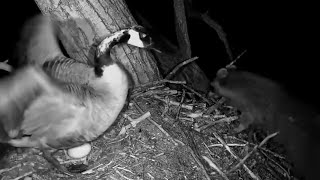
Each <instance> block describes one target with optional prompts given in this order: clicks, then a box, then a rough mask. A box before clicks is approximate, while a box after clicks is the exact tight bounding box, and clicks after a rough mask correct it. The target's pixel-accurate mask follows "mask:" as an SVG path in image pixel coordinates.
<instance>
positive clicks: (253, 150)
mask: <svg viewBox="0 0 320 180" xmlns="http://www.w3.org/2000/svg"><path fill="white" fill-rule="evenodd" d="M278 133H279V132H276V133H273V134H270V135H269V136H267V137H266V138H265V139H264V140H263V141H262V142H261V143H260V144H259V145H256V146H255V147H254V148H253V149H252V151H250V152H249V153H248V154H247V155H246V156H245V157H244V158H243V159H242V160H241V161H240V162H239V163H238V164H237V165H236V166H234V167H233V168H232V169H231V170H230V171H229V173H231V172H232V171H234V170H236V169H237V168H239V167H240V166H241V165H244V162H245V161H246V160H247V159H248V158H249V157H250V156H251V154H252V153H253V152H255V151H257V149H258V147H261V146H263V145H264V144H265V143H266V142H267V141H268V140H269V139H271V138H273V137H274V136H276V135H277V134H278Z"/></svg>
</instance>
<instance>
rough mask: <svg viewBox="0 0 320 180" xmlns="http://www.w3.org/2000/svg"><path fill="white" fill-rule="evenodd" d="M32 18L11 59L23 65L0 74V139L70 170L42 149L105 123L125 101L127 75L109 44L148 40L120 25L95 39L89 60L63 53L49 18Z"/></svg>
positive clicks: (72, 141) (83, 138) (100, 129)
mask: <svg viewBox="0 0 320 180" xmlns="http://www.w3.org/2000/svg"><path fill="white" fill-rule="evenodd" d="M32 23H33V24H32V27H35V28H36V29H34V31H30V29H29V30H28V29H27V30H26V31H24V33H25V34H23V37H24V38H22V41H21V42H20V44H18V47H17V48H18V51H17V52H20V53H22V54H20V55H19V56H18V57H17V58H18V59H17V60H18V61H20V62H22V63H21V64H26V65H25V66H23V68H20V69H18V70H17V71H15V72H13V74H12V75H11V76H9V77H7V78H4V79H1V80H0V99H1V102H0V117H1V120H0V123H1V124H0V142H4V143H9V144H10V145H12V146H15V147H34V148H39V149H40V150H41V151H42V152H43V156H44V157H45V158H46V159H47V160H48V161H49V162H51V163H52V164H53V165H54V166H55V167H56V168H57V169H58V170H60V171H61V172H64V173H66V174H69V175H70V173H69V172H68V171H67V170H66V169H65V168H64V167H62V166H61V165H60V164H59V162H58V161H57V160H56V159H55V158H53V157H52V156H51V154H50V153H49V152H48V150H50V149H54V150H59V149H70V148H74V147H78V146H81V145H83V144H85V143H87V142H90V141H92V140H94V139H96V138H97V137H98V136H100V135H101V134H103V133H104V132H105V131H106V130H107V129H108V128H109V127H110V126H111V124H112V123H113V122H114V121H115V119H116V118H117V116H118V114H119V113H120V111H121V110H122V108H123V106H124V104H125V101H126V98H127V94H128V89H129V77H128V74H127V73H126V72H125V70H124V69H123V67H122V66H121V65H120V64H119V63H118V62H115V61H114V60H113V59H112V58H111V56H110V50H111V48H112V47H113V46H114V45H116V44H118V43H128V44H131V45H134V46H137V47H141V48H144V47H148V46H149V45H151V44H152V42H151V38H150V37H149V36H147V35H146V34H145V33H143V32H141V30H142V29H141V28H139V27H133V28H129V29H125V30H120V31H118V32H116V33H114V34H112V35H111V36H109V37H108V38H106V39H105V40H104V41H102V42H101V43H100V45H99V46H98V48H97V53H96V58H95V65H94V66H90V65H87V64H84V63H80V62H77V61H76V60H74V59H70V58H67V57H65V56H63V54H62V52H61V50H60V49H59V46H58V43H57V40H56V36H55V33H56V32H55V30H56V28H57V27H55V26H56V25H55V24H54V22H52V21H50V18H48V17H45V16H37V17H36V18H34V19H33V20H32ZM26 27H27V28H30V26H28V24H27V25H26ZM31 32H32V33H31ZM26 33H27V34H26ZM28 33H29V34H28ZM29 43H31V44H29ZM32 43H33V44H32ZM40 50H41V51H40ZM44 52H45V53H44ZM43 58H46V59H47V60H48V61H46V59H45V60H44V59H43ZM30 64H31V65H30ZM39 65H40V66H39ZM41 65H42V66H41Z"/></svg>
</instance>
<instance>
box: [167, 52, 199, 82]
mask: <svg viewBox="0 0 320 180" xmlns="http://www.w3.org/2000/svg"><path fill="white" fill-rule="evenodd" d="M198 58H199V57H197V56H196V57H193V58H190V59H187V60H185V61H183V62H181V63H179V64H178V65H177V66H176V67H175V68H173V70H172V71H171V72H170V73H169V74H168V75H167V76H166V77H165V79H168V80H170V79H171V78H172V77H173V76H174V75H175V74H176V73H177V71H178V70H179V69H180V68H181V67H183V66H185V65H187V64H189V63H191V62H193V61H195V60H197V59H198Z"/></svg>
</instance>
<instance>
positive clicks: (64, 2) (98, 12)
mask: <svg viewBox="0 0 320 180" xmlns="http://www.w3.org/2000/svg"><path fill="white" fill-rule="evenodd" d="M35 2H36V3H37V5H38V7H39V8H40V10H41V11H42V13H43V14H50V15H52V16H53V17H54V18H55V19H57V20H58V21H59V23H60V28H61V29H60V30H61V33H60V39H61V42H62V44H63V46H64V48H65V49H66V51H67V53H68V55H69V56H70V57H71V58H73V59H76V60H78V61H81V62H85V63H89V64H90V63H92V62H93V57H94V56H93V55H94V52H95V50H96V45H97V44H98V43H99V42H100V41H101V40H103V38H105V37H106V36H108V35H110V34H111V33H113V32H115V31H118V30H120V29H124V28H128V27H131V26H133V25H136V24H137V23H136V22H135V20H134V19H133V17H132V15H131V13H130V12H129V10H128V8H127V6H126V4H125V2H124V0H35ZM112 55H113V57H114V58H115V59H116V60H119V61H121V63H122V64H123V65H124V66H125V67H126V69H127V70H128V71H129V72H130V74H131V75H132V78H133V80H134V82H135V85H139V84H144V83H147V82H150V81H156V80H159V79H161V75H160V73H159V70H158V68H157V65H156V61H155V59H154V57H153V56H152V54H151V53H150V52H148V51H147V50H145V49H139V48H135V47H132V46H128V45H120V46H117V47H115V48H114V51H113V53H112Z"/></svg>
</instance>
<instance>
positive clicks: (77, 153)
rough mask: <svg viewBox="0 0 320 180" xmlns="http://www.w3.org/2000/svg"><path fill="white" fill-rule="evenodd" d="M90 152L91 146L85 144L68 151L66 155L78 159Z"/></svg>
mask: <svg viewBox="0 0 320 180" xmlns="http://www.w3.org/2000/svg"><path fill="white" fill-rule="evenodd" d="M90 151H91V145H90V144H88V143H86V144H83V145H81V146H78V147H75V148H71V149H68V155H69V156H70V157H71V158H74V159H79V158H83V157H85V156H87V155H88V154H89V153H90Z"/></svg>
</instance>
